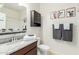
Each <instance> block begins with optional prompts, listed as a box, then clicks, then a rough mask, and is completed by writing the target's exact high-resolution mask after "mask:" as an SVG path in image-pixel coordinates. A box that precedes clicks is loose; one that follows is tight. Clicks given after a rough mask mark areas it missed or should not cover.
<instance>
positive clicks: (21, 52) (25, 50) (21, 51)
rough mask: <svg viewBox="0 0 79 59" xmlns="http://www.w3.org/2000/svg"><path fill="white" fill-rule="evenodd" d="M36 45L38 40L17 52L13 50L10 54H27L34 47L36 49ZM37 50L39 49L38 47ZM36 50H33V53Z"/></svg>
mask: <svg viewBox="0 0 79 59" xmlns="http://www.w3.org/2000/svg"><path fill="white" fill-rule="evenodd" d="M35 47H37V42H34V43H32V44H30V45H28V46H26V47H24V48H22V49H20V50H18V51H16V52H13V53H12V54H10V55H25V54H27V53H28V52H30V51H31V50H32V49H34V48H35ZM35 50H36V51H37V48H36V49H35ZM36 51H33V53H34V52H36Z"/></svg>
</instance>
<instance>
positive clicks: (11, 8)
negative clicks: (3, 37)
mask: <svg viewBox="0 0 79 59" xmlns="http://www.w3.org/2000/svg"><path fill="white" fill-rule="evenodd" d="M26 20H27V19H26V7H24V6H21V5H19V4H18V3H3V4H0V32H8V31H23V30H26Z"/></svg>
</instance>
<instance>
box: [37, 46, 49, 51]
mask: <svg viewBox="0 0 79 59" xmlns="http://www.w3.org/2000/svg"><path fill="white" fill-rule="evenodd" d="M38 47H39V48H40V49H43V50H48V49H50V48H49V46H47V45H39V46H38Z"/></svg>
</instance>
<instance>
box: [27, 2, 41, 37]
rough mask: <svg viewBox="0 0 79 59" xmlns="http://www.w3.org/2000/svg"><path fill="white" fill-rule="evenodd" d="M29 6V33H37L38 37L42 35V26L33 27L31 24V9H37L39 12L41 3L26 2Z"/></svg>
mask: <svg viewBox="0 0 79 59" xmlns="http://www.w3.org/2000/svg"><path fill="white" fill-rule="evenodd" d="M26 5H27V6H26V8H27V34H36V35H37V36H38V37H41V27H31V26H30V23H31V22H30V21H31V16H30V11H31V10H36V11H38V12H39V10H40V4H38V3H29V4H26Z"/></svg>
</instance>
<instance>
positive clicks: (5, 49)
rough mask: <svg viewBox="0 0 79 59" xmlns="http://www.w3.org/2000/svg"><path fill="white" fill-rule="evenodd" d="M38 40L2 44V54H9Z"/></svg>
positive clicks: (0, 50)
mask: <svg viewBox="0 0 79 59" xmlns="http://www.w3.org/2000/svg"><path fill="white" fill-rule="evenodd" d="M35 41H37V40H35V39H33V40H19V41H16V42H12V43H5V44H0V55H9V54H11V53H13V52H15V51H17V50H19V49H22V48H23V47H25V46H28V45H29V44H31V43H33V42H35Z"/></svg>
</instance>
